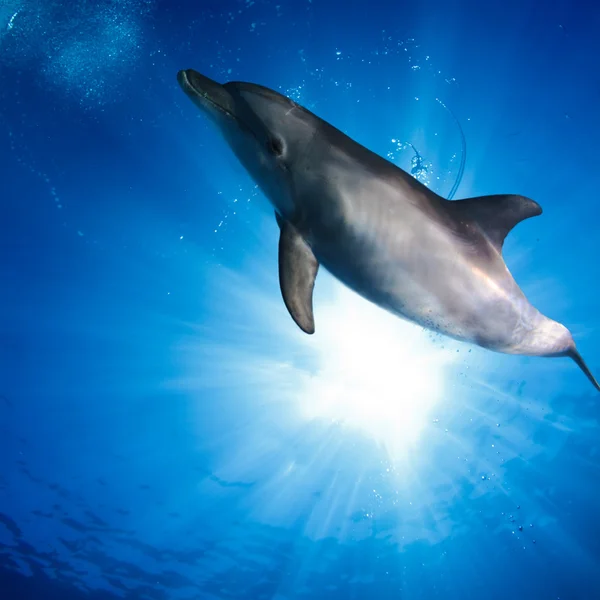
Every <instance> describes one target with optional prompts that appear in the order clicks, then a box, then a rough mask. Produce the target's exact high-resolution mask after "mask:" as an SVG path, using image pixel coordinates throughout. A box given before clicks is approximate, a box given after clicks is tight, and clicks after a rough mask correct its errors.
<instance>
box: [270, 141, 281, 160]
mask: <svg viewBox="0 0 600 600" xmlns="http://www.w3.org/2000/svg"><path fill="white" fill-rule="evenodd" d="M269 150H270V151H271V152H272V153H273V154H274V155H275V156H281V155H282V154H283V142H282V141H281V138H278V137H272V138H271V139H270V140H269Z"/></svg>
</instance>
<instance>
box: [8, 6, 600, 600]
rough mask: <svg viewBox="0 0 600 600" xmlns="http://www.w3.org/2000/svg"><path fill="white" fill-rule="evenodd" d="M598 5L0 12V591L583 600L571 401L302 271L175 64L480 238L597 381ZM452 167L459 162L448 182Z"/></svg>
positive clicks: (591, 524) (561, 371)
mask: <svg viewBox="0 0 600 600" xmlns="http://www.w3.org/2000/svg"><path fill="white" fill-rule="evenodd" d="M599 28H600V9H598V8H597V7H596V8H595V7H594V6H593V5H592V4H588V3H578V2H575V3H573V2H571V1H570V0H569V1H568V2H567V1H566V0H559V1H558V2H554V3H545V2H544V3H542V2H534V1H533V0H519V1H518V2H517V1H515V0H503V1H502V2H495V1H490V2H480V1H467V0H462V1H461V0H456V1H448V2H441V1H439V0H434V1H432V2H396V3H393V4H392V3H388V2H383V1H379V0H372V1H370V2H358V1H354V0H352V1H346V2H343V3H342V2H333V1H325V0H312V1H311V0H297V1H294V2H291V1H289V0H288V1H286V0H278V1H277V2H273V1H262V0H254V1H253V0H250V1H244V2H240V1H232V0H223V1H216V0H214V1H213V0H208V1H206V0H203V1H202V2H189V3H187V4H186V3H182V2H179V1H173V2H158V1H154V0H121V1H118V0H98V1H97V2H84V1H83V0H75V1H71V0H69V2H67V1H66V0H62V1H61V0H0V294H1V295H0V600H21V599H36V600H37V599H40V600H54V599H61V600H79V599H82V600H83V599H88V598H89V599H92V598H93V599H98V600H99V599H102V600H109V599H110V600H113V599H116V598H127V599H130V600H132V599H142V598H143V599H156V600H162V599H165V600H166V599H175V600H178V599H182V600H183V599H190V600H191V599H200V600H204V599H207V600H210V599H220V598H231V599H236V600H237V599H242V598H245V599H252V600H254V599H273V600H284V599H296V598H311V599H312V598H315V599H344V600H346V599H349V598H355V599H363V598H364V599H368V598H378V599H384V598H385V599H388V598H393V599H406V600H411V599H416V598H419V599H430V598H443V599H444V600H453V599H457V600H458V599H460V600H465V599H477V600H480V599H481V600H483V599H503V600H504V599H506V598H513V599H527V600H534V599H535V600H537V599H540V600H542V599H544V600H557V599H560V600H584V599H585V600H597V599H598V598H600V517H599V515H598V512H599V511H598V507H599V503H598V496H599V492H600V452H599V441H598V439H599V428H598V415H599V404H598V401H599V396H598V394H597V393H596V392H595V391H594V390H593V388H592V386H591V385H590V384H589V382H588V380H587V379H586V378H585V377H584V375H583V374H582V373H581V372H580V371H579V370H578V369H577V367H576V366H575V365H574V364H573V363H572V362H571V361H569V360H567V359H543V358H526V357H516V356H505V355H500V354H494V353H491V352H487V351H484V350H481V349H478V348H474V347H470V346H468V345H466V344H459V343H458V342H451V341H449V340H446V339H444V338H441V337H439V336H434V335H431V334H428V333H426V332H423V331H422V330H421V329H419V328H418V327H416V326H413V325H410V324H406V323H403V322H401V321H400V320H398V319H395V318H394V317H392V316H390V315H387V314H386V313H383V311H381V310H380V309H378V308H377V307H373V306H371V305H369V304H368V303H367V302H366V301H363V300H361V299H360V298H358V297H356V296H355V295H354V294H352V293H351V292H349V291H347V290H346V289H345V288H343V287H342V286H341V284H339V283H338V282H337V281H335V280H334V279H333V278H332V277H331V276H329V275H328V274H327V273H325V272H324V271H322V272H321V273H320V274H319V278H318V280H317V286H316V290H315V318H316V324H317V332H316V334H315V335H314V336H305V335H304V334H302V332H300V331H299V330H298V328H297V327H296V326H295V325H294V323H293V322H292V320H291V319H290V317H289V315H288V314H287V312H286V309H285V307H284V305H283V302H282V301H281V296H280V292H279V284H278V280H277V240H278V228H277V225H276V223H275V219H274V218H273V213H272V210H271V209H270V208H269V206H268V204H267V202H266V201H265V200H264V198H263V197H262V196H261V194H260V193H259V192H258V191H257V189H256V188H255V186H254V184H253V182H252V181H251V180H250V179H249V177H248V176H247V174H246V173H245V172H244V171H243V169H242V167H241V166H239V165H238V164H237V162H236V160H235V158H234V157H233V155H232V153H231V152H230V150H229V149H228V147H227V146H226V144H225V142H224V141H222V140H221V138H220V136H219V134H218V132H217V131H216V129H214V128H213V127H212V126H211V124H210V123H208V121H207V120H206V119H205V118H204V117H203V115H201V114H200V112H199V111H198V110H197V109H196V108H195V107H194V106H193V105H192V103H191V102H190V101H189V99H188V98H186V97H185V95H184V94H183V92H182V91H181V89H180V88H179V87H178V85H177V82H176V73H177V71H178V70H179V69H182V68H194V69H196V70H198V71H200V72H202V73H204V74H206V75H209V76H210V77H213V78H214V79H217V80H218V81H222V82H224V81H227V80H245V81H252V82H256V83H260V84H262V85H266V86H269V87H272V88H273V89H276V90H279V91H281V92H282V93H285V94H287V95H289V96H291V97H292V98H294V99H295V100H296V101H298V102H300V103H301V104H303V105H304V106H306V107H308V108H309V109H310V110H312V111H314V112H316V113H317V114H318V115H319V116H321V117H323V118H325V119H327V120H329V121H330V122H331V123H333V124H334V125H335V126H337V127H339V128H340V129H342V130H343V131H345V132H346V133H348V134H349V135H351V136H352V137H354V138H356V139H357V140H358V141H360V142H361V143H363V144H365V145H366V146H368V147H369V148H371V149H372V150H374V151H375V152H378V153H379V154H381V155H383V156H386V157H388V158H389V159H390V160H392V161H393V162H395V163H396V164H397V165H399V166H400V167H402V168H404V169H405V170H407V171H409V172H410V171H412V172H413V175H414V176H415V177H418V178H419V179H420V180H421V181H423V182H424V183H426V184H427V185H429V186H430V187H431V188H432V189H434V190H435V191H436V192H438V193H440V194H442V195H444V196H449V195H453V196H454V197H455V198H466V197H470V196H477V195H484V194H494V193H519V194H524V195H527V196H530V197H531V198H534V199H535V200H537V201H538V202H539V203H540V204H541V205H542V206H543V208H544V214H543V215H542V216H540V217H536V218H535V219H531V220H528V221H526V222H524V223H522V224H520V225H518V226H517V227H516V228H515V230H514V231H513V232H511V233H510V235H509V237H508V239H507V241H506V245H505V248H504V255H505V258H506V262H507V264H508V266H509V268H510V269H511V271H512V273H513V274H514V276H515V278H516V279H517V281H518V282H519V284H520V285H521V287H522V288H523V290H524V291H525V293H526V294H527V296H528V297H529V299H530V300H531V302H532V303H533V304H535V305H536V306H537V307H538V308H539V309H540V310H541V311H542V312H544V313H545V314H548V315H549V316H551V317H552V318H554V319H556V320H559V321H561V322H563V323H565V324H566V325H567V326H568V327H569V328H570V329H571V330H572V331H573V334H574V336H575V339H576V341H577V344H578V347H579V349H580V351H581V353H582V355H583V356H584V357H585V358H586V360H587V361H588V363H589V366H590V368H591V369H592V371H594V372H595V373H596V374H597V375H598V374H600V359H599V352H598V349H599V343H600V319H599V317H598V289H599V288H598V281H599V276H600V266H599V265H600V263H599V261H598V256H599V252H598V246H599V240H600V227H599V221H600V219H599V217H600V208H599V204H598V194H597V188H598V181H597V171H598V168H597V162H598V157H599V154H598V139H599V138H600V110H598V106H599V100H600V96H599V93H600V92H599V89H600V88H599V87H598V86H599V80H598V73H599V72H600V38H599V37H598V35H597V32H598V30H599ZM463 167H464V172H463Z"/></svg>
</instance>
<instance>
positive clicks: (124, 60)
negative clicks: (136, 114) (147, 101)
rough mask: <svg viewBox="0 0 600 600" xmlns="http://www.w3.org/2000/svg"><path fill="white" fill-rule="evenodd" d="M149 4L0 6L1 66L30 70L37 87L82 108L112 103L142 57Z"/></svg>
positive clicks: (33, 2)
mask: <svg viewBox="0 0 600 600" xmlns="http://www.w3.org/2000/svg"><path fill="white" fill-rule="evenodd" d="M152 2H153V0H98V1H97V2H93V3H90V2H86V1H85V0H70V1H69V2H68V4H67V2H66V0H54V1H47V0H0V64H5V65H7V66H13V67H17V68H26V67H29V66H31V65H33V66H34V67H35V72H36V73H40V74H41V75H42V77H40V83H41V85H44V86H45V87H51V88H55V89H57V90H59V91H64V92H66V94H67V95H70V96H72V97H74V98H75V99H77V100H78V101H79V102H80V104H81V105H82V106H84V107H87V106H92V107H93V106H98V105H103V104H106V103H107V102H110V100H111V99H112V98H114V97H115V93H116V91H117V90H118V85H119V83H120V82H121V81H122V78H123V76H124V75H125V74H126V72H127V68H128V67H131V66H133V65H134V64H135V62H136V61H137V60H138V58H139V56H140V50H141V46H142V23H143V17H144V16H145V15H147V14H148V13H149V11H150V10H151V9H152Z"/></svg>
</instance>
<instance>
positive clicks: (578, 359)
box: [566, 347, 600, 392]
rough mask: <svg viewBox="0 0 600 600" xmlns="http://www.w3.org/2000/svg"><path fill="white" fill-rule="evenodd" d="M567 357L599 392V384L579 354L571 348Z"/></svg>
mask: <svg viewBox="0 0 600 600" xmlns="http://www.w3.org/2000/svg"><path fill="white" fill-rule="evenodd" d="M566 354H567V356H570V357H571V358H572V359H573V360H574V361H575V362H576V363H577V365H578V366H579V368H580V369H581V370H582V371H583V372H584V373H585V374H586V376H587V378H588V379H589V380H590V381H591V382H592V385H593V386H594V387H595V388H596V389H597V390H598V391H599V392H600V384H599V383H598V381H597V380H596V378H595V377H594V376H593V375H592V372H591V371H590V370H589V368H588V366H587V365H586V364H585V361H584V360H583V358H581V354H579V351H578V350H577V348H575V347H573V348H571V349H570V350H569V351H568V352H567V353H566Z"/></svg>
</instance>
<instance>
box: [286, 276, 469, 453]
mask: <svg viewBox="0 0 600 600" xmlns="http://www.w3.org/2000/svg"><path fill="white" fill-rule="evenodd" d="M315 314H316V319H317V333H316V334H315V336H314V337H313V338H311V349H312V350H313V351H316V352H317V354H318V364H319V366H318V369H317V372H316V373H315V374H314V375H312V376H311V377H309V378H308V379H307V380H306V382H305V386H304V388H303V389H302V391H301V393H300V394H299V398H298V401H299V405H300V409H301V414H302V415H303V416H304V417H305V418H307V419H327V420H333V421H337V422H341V423H343V424H344V425H346V426H348V427H350V428H352V429H355V430H359V431H361V432H362V433H365V434H367V435H369V436H371V437H372V438H374V439H375V440H376V441H377V442H378V443H380V444H382V445H383V446H385V448H386V450H387V452H388V453H389V455H390V457H391V458H398V457H399V455H402V454H404V453H406V452H407V451H408V450H409V449H410V447H411V446H413V445H414V443H415V442H416V441H417V440H418V438H419V435H420V433H421V432H422V430H423V428H424V427H425V426H426V425H427V424H428V423H430V422H431V421H432V419H433V416H432V414H431V413H432V409H433V408H434V406H435V405H436V404H437V403H438V402H439V401H440V400H441V399H442V398H443V395H444V374H445V369H446V367H448V366H449V364H450V363H452V362H454V361H455V360H456V358H457V356H456V351H455V349H454V344H453V343H452V342H451V341H450V342H448V341H447V340H441V339H439V338H437V339H435V341H434V336H433V335H432V334H430V333H428V332H426V331H424V330H423V329H422V328H420V327H418V326H415V325H414V324H412V323H408V322H406V321H403V320H401V319H399V318H398V317H395V316H393V315H391V314H389V313H387V312H385V311H383V310H382V309H381V308H379V307H377V306H375V305H373V304H371V303H369V302H367V301H365V300H363V299H362V298H360V297H359V296H357V295H356V294H355V293H353V292H351V291H350V290H348V289H346V288H344V287H342V286H340V287H339V288H338V294H337V297H336V298H335V299H334V300H333V301H330V302H329V303H327V304H326V305H319V306H316V307H315ZM313 340H314V341H313Z"/></svg>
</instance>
